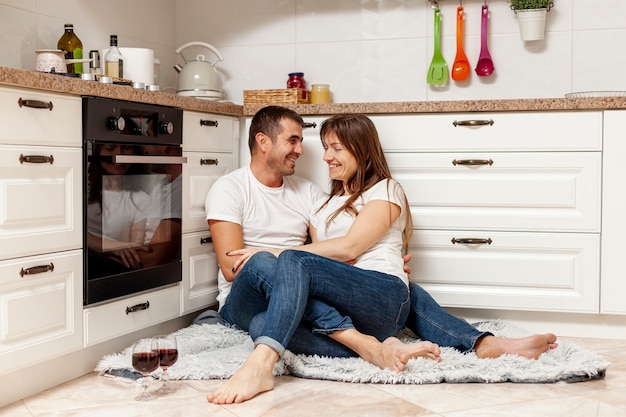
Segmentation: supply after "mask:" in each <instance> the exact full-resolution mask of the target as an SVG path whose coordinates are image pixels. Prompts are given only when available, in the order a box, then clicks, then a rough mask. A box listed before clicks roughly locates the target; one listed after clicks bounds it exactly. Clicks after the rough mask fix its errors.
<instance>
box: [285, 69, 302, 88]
mask: <svg viewBox="0 0 626 417" xmlns="http://www.w3.org/2000/svg"><path fill="white" fill-rule="evenodd" d="M287 88H302V89H305V88H306V87H305V83H304V73H303V72H291V73H289V79H288V80H287Z"/></svg>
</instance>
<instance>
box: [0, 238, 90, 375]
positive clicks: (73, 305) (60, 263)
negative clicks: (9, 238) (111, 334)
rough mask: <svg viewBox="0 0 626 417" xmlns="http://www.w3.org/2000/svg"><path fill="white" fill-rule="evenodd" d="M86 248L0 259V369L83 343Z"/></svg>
mask: <svg viewBox="0 0 626 417" xmlns="http://www.w3.org/2000/svg"><path fill="white" fill-rule="evenodd" d="M82 260H83V257H82V251H80V250H75V251H66V252H58V253H51V254H47V255H39V256H32V257H26V258H16V259H11V260H9V261H2V262H0V317H1V319H0V374H3V373H5V372H8V371H10V370H15V369H19V368H21V367H25V366H28V365H32V364H34V363H37V362H41V361H43V360H47V359H50V358H53V357H55V356H59V355H61V354H64V353H67V352H71V351H73V350H76V349H79V348H81V347H82V346H83V332H82V330H83V324H82V323H83V322H82V317H83V316H82V314H83V291H82V288H83V266H82V265H83V262H82Z"/></svg>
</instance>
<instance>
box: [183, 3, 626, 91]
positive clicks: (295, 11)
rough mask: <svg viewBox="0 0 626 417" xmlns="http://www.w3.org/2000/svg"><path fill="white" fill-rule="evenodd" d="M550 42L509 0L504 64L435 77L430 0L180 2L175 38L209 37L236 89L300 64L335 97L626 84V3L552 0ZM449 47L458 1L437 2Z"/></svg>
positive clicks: (469, 43) (495, 16)
mask: <svg viewBox="0 0 626 417" xmlns="http://www.w3.org/2000/svg"><path fill="white" fill-rule="evenodd" d="M554 2H555V8H554V9H553V10H551V11H550V12H549V13H548V21H547V31H548V32H547V35H546V39H545V40H544V41H536V42H533V43H524V42H522V41H521V40H520V38H519V30H518V24H517V21H516V17H515V15H514V13H513V12H512V11H511V10H510V9H509V8H508V5H507V3H506V1H505V0H489V1H488V2H487V3H488V5H489V8H490V23H489V49H490V52H491V55H492V57H493V60H494V63H495V67H496V71H495V73H494V75H492V76H491V77H478V76H476V74H474V73H472V76H471V79H470V80H469V81H467V82H463V83H456V82H452V83H450V84H449V85H448V86H447V87H445V88H433V87H429V86H428V85H427V83H426V72H427V68H428V66H429V64H430V61H431V59H432V54H433V9H432V8H431V7H430V6H429V4H428V1H427V0H379V1H373V0H372V1H363V0H272V1H270V0H178V1H177V13H176V19H177V39H178V40H179V43H183V42H187V41H192V40H202V41H204V42H208V43H210V44H212V45H213V46H215V47H216V48H217V49H218V50H219V51H220V53H221V54H222V55H223V56H224V61H223V62H221V63H219V64H218V65H217V68H219V69H220V71H221V72H222V74H223V79H224V88H225V90H226V93H227V97H228V99H230V100H231V101H234V102H236V103H242V101H243V93H242V91H243V90H245V89H270V88H284V86H285V83H286V80H287V73H289V72H292V71H295V70H298V71H303V72H304V73H305V79H306V80H307V82H308V83H309V84H311V83H329V84H330V86H331V90H332V91H333V94H334V97H333V98H334V101H335V102H370V101H420V100H459V99H469V100H471V99H507V98H535V97H541V98H545V97H563V95H564V94H565V93H567V92H571V91H587V90H626V76H624V75H623V74H622V73H623V72H624V69H626V1H624V0H603V1H598V0H554ZM439 3H440V6H441V9H442V15H443V18H442V33H443V39H442V48H443V53H444V56H445V58H446V61H447V62H448V65H449V66H450V67H451V66H452V63H453V61H454V56H455V53H456V42H455V34H456V8H457V6H458V5H459V1H458V0H440V2H439ZM482 4H483V1H482V0H464V1H463V6H464V7H465V11H466V15H467V17H466V21H465V41H464V44H465V50H466V53H467V55H468V57H469V60H470V63H471V65H472V68H474V67H475V65H476V60H477V57H478V55H479V52H480V15H481V13H480V10H481V5H482Z"/></svg>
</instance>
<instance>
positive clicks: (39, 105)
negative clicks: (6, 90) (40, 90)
mask: <svg viewBox="0 0 626 417" xmlns="http://www.w3.org/2000/svg"><path fill="white" fill-rule="evenodd" d="M17 104H18V105H19V106H20V107H22V106H24V107H30V108H32V109H48V110H50V111H52V107H54V106H53V105H52V102H51V101H50V102H48V103H46V102H45V101H39V100H22V97H20V98H19V100H17Z"/></svg>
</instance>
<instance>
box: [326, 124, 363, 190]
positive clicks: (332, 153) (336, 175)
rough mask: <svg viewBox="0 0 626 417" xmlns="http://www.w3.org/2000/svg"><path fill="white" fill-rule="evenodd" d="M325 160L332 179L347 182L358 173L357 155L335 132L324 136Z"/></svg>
mask: <svg viewBox="0 0 626 417" xmlns="http://www.w3.org/2000/svg"><path fill="white" fill-rule="evenodd" d="M323 145H324V162H326V163H327V164H328V174H329V176H330V179H331V180H337V181H341V182H343V183H344V185H345V184H346V182H348V181H349V180H350V179H351V178H352V177H353V176H354V174H355V173H356V171H357V169H358V166H359V165H358V162H357V160H356V157H355V156H354V155H353V154H352V153H351V152H350V151H349V150H348V149H347V148H346V147H345V146H344V145H343V144H342V143H341V142H340V141H339V138H338V137H337V135H336V134H335V133H334V132H328V134H326V135H325V136H324V140H323Z"/></svg>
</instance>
